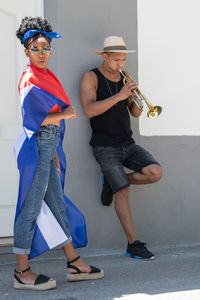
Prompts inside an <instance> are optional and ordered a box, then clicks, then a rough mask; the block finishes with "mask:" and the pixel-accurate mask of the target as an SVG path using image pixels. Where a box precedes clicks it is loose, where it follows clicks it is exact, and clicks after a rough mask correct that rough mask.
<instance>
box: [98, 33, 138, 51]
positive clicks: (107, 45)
mask: <svg viewBox="0 0 200 300" xmlns="http://www.w3.org/2000/svg"><path fill="white" fill-rule="evenodd" d="M104 52H120V53H131V52H136V51H135V50H127V48H126V43H125V42H124V40H123V38H122V37H121V36H108V37H107V38H105V40H104V48H103V50H100V51H95V53H96V54H102V53H104Z"/></svg>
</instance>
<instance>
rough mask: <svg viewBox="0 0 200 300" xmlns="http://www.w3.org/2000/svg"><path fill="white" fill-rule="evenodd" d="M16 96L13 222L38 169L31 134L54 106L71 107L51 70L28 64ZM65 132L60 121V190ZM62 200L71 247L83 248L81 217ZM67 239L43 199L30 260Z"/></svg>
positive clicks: (73, 207)
mask: <svg viewBox="0 0 200 300" xmlns="http://www.w3.org/2000/svg"><path fill="white" fill-rule="evenodd" d="M19 94H20V99H21V107H22V118H23V128H22V129H21V131H20V133H19V135H18V137H17V139H16V141H15V144H14V154H15V157H16V160H17V164H18V169H19V172H20V183H19V194H18V202H17V208H16V215H15V221H16V219H17V217H18V215H19V212H20V209H21V207H22V205H23V202H24V200H25V198H26V195H27V192H28V190H29V188H30V186H31V183H32V180H33V178H34V175H35V173H36V170H37V165H38V150H37V143H36V140H35V136H34V133H35V132H36V131H38V129H39V127H40V126H41V124H42V123H43V121H44V119H45V118H46V116H47V115H48V113H49V112H50V110H51V109H52V108H53V107H54V106H55V105H59V106H60V107H61V109H64V108H67V107H68V106H69V105H70V103H69V99H68V96H67V95H66V94H65V91H64V89H63V87H62V85H61V84H60V82H59V81H58V79H57V78H56V76H55V75H54V74H53V73H52V72H51V71H50V70H48V69H47V71H46V72H45V71H43V70H41V69H39V68H37V67H35V66H34V65H32V64H30V65H28V66H27V68H26V70H25V71H24V72H23V74H22V77H21V80H20V83H19ZM64 132H65V122H64V120H61V133H60V140H59V143H58V146H57V149H56V150H57V153H58V156H59V160H60V165H61V176H60V178H61V184H62V188H63V191H64V180H65V169H66V159H65V154H64V151H63V149H62V142H63V137H64ZM64 199H65V202H66V217H67V221H68V224H69V228H70V232H71V236H72V243H73V246H74V247H75V248H79V247H84V246H86V244H87V234H86V225H85V219H84V216H83V215H82V214H81V212H80V211H79V210H78V209H77V207H76V206H75V205H74V204H73V203H72V202H71V201H70V200H69V199H68V198H67V197H66V196H65V195H64ZM66 240H67V236H66V235H65V233H64V231H63V230H62V228H61V227H60V225H59V223H58V222H57V220H56V218H55V217H54V215H53V214H52V212H51V210H50V209H49V207H48V206H47V204H46V203H45V201H44V200H43V202H42V208H41V211H40V214H39V216H38V218H37V222H36V227H35V232H34V237H33V241H32V245H31V253H30V254H29V258H33V257H35V256H38V255H40V254H42V253H44V252H45V251H47V250H49V249H52V248H53V247H55V246H58V245H60V244H62V243H63V242H65V241H66Z"/></svg>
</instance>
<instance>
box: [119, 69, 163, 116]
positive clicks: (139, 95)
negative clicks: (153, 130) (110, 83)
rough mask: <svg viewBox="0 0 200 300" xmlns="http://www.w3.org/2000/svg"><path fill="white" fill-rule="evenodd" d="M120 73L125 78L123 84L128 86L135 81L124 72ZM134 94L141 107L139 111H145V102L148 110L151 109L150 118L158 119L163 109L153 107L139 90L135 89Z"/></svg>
mask: <svg viewBox="0 0 200 300" xmlns="http://www.w3.org/2000/svg"><path fill="white" fill-rule="evenodd" d="M119 72H120V73H121V75H122V76H123V83H124V84H126V83H127V82H129V81H130V80H133V79H132V77H131V76H130V75H126V74H125V73H124V72H123V71H122V70H119ZM132 92H134V94H135V95H133V101H134V102H135V104H136V105H137V106H138V107H139V109H140V110H141V111H142V110H143V107H144V104H143V102H145V103H146V105H147V106H148V108H149V110H148V112H147V116H148V118H150V119H154V118H156V117H158V116H159V115H160V114H161V112H162V107H161V106H158V105H157V106H153V105H152V104H151V103H150V102H149V100H148V99H147V98H146V97H145V96H144V94H143V93H142V92H141V91H140V90H139V89H138V88H137V89H133V90H132Z"/></svg>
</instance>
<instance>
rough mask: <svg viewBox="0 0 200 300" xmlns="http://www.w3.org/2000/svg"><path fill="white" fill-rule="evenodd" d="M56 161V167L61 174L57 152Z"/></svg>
mask: <svg viewBox="0 0 200 300" xmlns="http://www.w3.org/2000/svg"><path fill="white" fill-rule="evenodd" d="M55 163H56V167H57V169H58V174H59V175H60V161H59V158H58V153H57V152H55Z"/></svg>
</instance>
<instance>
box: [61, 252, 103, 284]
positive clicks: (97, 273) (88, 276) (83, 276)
mask: <svg viewBox="0 0 200 300" xmlns="http://www.w3.org/2000/svg"><path fill="white" fill-rule="evenodd" d="M79 258H80V256H77V257H76V258H74V259H73V260H71V261H68V262H67V268H71V269H74V270H76V273H70V272H69V271H68V272H67V280H68V281H79V280H92V279H100V278H103V277H104V272H103V270H100V269H99V268H96V267H93V266H90V268H91V271H90V272H89V273H85V272H82V271H81V270H80V269H79V268H78V267H76V266H74V265H72V264H71V263H73V262H75V261H77V260H78V259H79Z"/></svg>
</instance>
